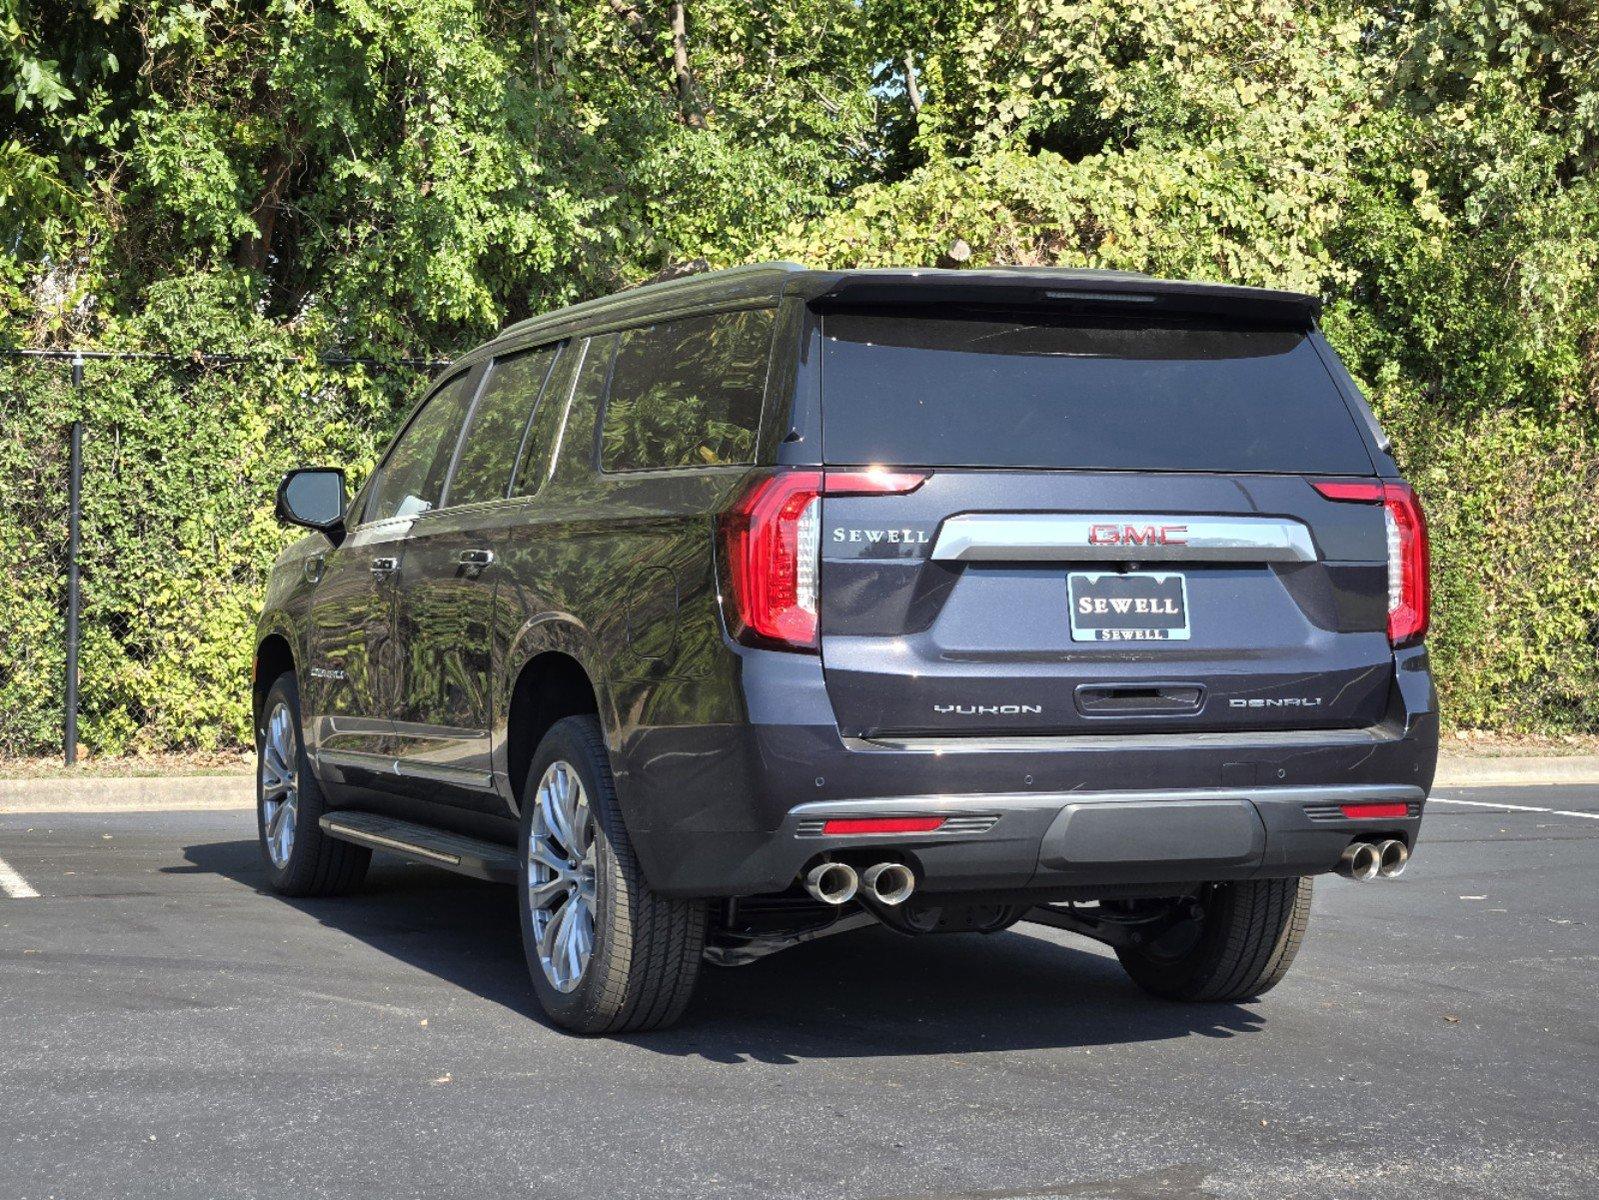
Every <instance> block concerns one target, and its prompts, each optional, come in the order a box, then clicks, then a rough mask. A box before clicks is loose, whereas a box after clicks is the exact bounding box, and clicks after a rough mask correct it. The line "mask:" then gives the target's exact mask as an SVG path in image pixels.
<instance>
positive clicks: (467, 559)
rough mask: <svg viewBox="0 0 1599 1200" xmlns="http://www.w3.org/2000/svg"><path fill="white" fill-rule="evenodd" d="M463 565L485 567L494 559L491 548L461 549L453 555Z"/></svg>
mask: <svg viewBox="0 0 1599 1200" xmlns="http://www.w3.org/2000/svg"><path fill="white" fill-rule="evenodd" d="M455 561H456V562H458V563H460V564H461V565H462V566H463V567H486V566H488V565H489V564H490V563H491V562H493V561H494V551H492V550H463V551H461V553H459V554H457V555H456V556H455Z"/></svg>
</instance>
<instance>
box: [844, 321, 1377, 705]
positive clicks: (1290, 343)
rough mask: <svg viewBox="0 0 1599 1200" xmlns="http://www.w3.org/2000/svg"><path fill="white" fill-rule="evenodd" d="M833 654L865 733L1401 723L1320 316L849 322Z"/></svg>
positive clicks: (1352, 449)
mask: <svg viewBox="0 0 1599 1200" xmlns="http://www.w3.org/2000/svg"><path fill="white" fill-rule="evenodd" d="M823 332H824V345H823V373H822V377H823V431H824V440H823V445H824V458H825V460H826V462H827V464H828V465H829V467H830V468H831V467H844V466H855V467H860V466H871V467H894V468H900V469H912V470H914V471H916V472H919V473H922V474H924V475H925V481H924V482H922V483H921V484H920V485H919V486H917V487H916V488H915V489H914V490H912V491H909V492H904V493H903V494H879V495H860V496H840V495H829V496H827V497H826V498H825V499H824V501H823V510H822V533H821V543H822V588H821V597H822V599H821V632H822V658H823V664H824V669H825V671H826V678H827V686H828V690H829V694H830V697H831V699H832V702H833V705H834V709H835V712H836V713H837V715H838V719H839V723H840V726H841V728H842V730H843V732H844V733H845V734H846V735H856V736H873V735H883V734H949V735H957V734H958V735H1047V734H1061V733H1073V734H1091V733H1096V732H1098V733H1123V732H1132V731H1142V732H1157V731H1191V732H1201V731H1208V732H1216V733H1223V732H1234V731H1245V730H1253V731H1259V730H1269V729H1301V728H1328V727H1333V728H1336V727H1360V726H1368V725H1372V724H1375V723H1377V722H1378V721H1379V720H1380V719H1381V718H1382V715H1383V713H1384V710H1385V705H1386V702H1387V698H1388V695H1389V690H1390V684H1391V680H1392V673H1393V657H1392V652H1391V649H1390V646H1389V644H1388V640H1387V631H1386V617H1387V541H1386V532H1385V526H1384V518H1383V513H1382V510H1381V508H1380V507H1379V506H1374V505H1357V504H1344V503H1337V502H1334V501H1332V500H1328V499H1326V498H1324V497H1323V496H1322V495H1321V494H1320V493H1319V492H1318V491H1317V490H1316V489H1315V488H1314V487H1313V486H1312V482H1313V481H1316V480H1327V479H1350V478H1356V479H1358V478H1362V477H1368V478H1369V477H1370V476H1372V475H1373V474H1374V473H1375V468H1374V466H1373V462H1372V458H1371V455H1370V453H1369V451H1368V447H1367V443H1366V441H1365V439H1364V437H1363V436H1362V433H1361V430H1360V428H1359V427H1358V426H1357V425H1356V422H1355V418H1354V416H1353V415H1352V414H1351V412H1350V410H1349V408H1348V406H1347V405H1346V403H1345V401H1344V400H1343V397H1342V395H1341V393H1340V391H1339V389H1338V387H1337V385H1336V383H1335V381H1334V380H1333V378H1332V376H1331V374H1330V373H1329V370H1328V368H1327V366H1326V364H1325V362H1324V361H1323V359H1322V358H1321V357H1320V355H1319V353H1318V351H1317V348H1316V347H1315V346H1314V345H1313V344H1312V342H1311V337H1310V332H1309V330H1307V329H1296V328H1289V327H1274V326H1263V325H1249V324H1241V323H1236V322H1228V321H1225V320H1220V319H1217V318H1214V317H1211V318H1182V317H1154V316H1139V315H1122V314H1116V313H1107V314H1106V315H1104V316H1094V317H1085V316H1082V315H1081V314H1078V315H1073V316H1065V317H1058V318H1052V317H1048V316H1043V315H1037V314H1033V315H1029V314H983V315H974V316H969V317H962V316H945V315H942V314H941V315H938V316H930V315H918V314H915V313H905V312H900V313H893V312H882V311H877V312H860V313H847V312H845V313H831V314H829V315H827V317H826V318H825V320H824V326H823Z"/></svg>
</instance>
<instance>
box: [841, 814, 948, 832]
mask: <svg viewBox="0 0 1599 1200" xmlns="http://www.w3.org/2000/svg"><path fill="white" fill-rule="evenodd" d="M943 823H944V818H943V817H834V818H833V819H832V820H830V821H827V822H826V823H824V824H823V825H822V832H823V833H825V834H830V835H835V836H836V835H838V834H849V833H932V832H933V830H935V829H937V828H938V827H939V826H940V825H942V824H943Z"/></svg>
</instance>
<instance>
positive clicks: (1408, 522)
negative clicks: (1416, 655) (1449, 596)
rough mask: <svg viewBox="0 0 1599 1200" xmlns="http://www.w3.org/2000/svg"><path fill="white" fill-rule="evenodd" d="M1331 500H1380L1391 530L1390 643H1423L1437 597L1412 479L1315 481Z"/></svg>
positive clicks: (1424, 518)
mask: <svg viewBox="0 0 1599 1200" xmlns="http://www.w3.org/2000/svg"><path fill="white" fill-rule="evenodd" d="M1313 486H1314V487H1315V489H1316V490H1317V491H1318V492H1320V493H1321V494H1322V495H1323V496H1325V497H1327V499H1329V500H1343V501H1351V502H1354V503H1357V504H1381V505H1382V506H1383V521H1384V522H1385V523H1386V525H1387V528H1388V641H1389V642H1390V643H1392V644H1393V645H1394V646H1396V647H1397V646H1406V645H1409V644H1410V643H1412V642H1419V641H1420V640H1421V639H1422V637H1424V636H1425V635H1426V633H1427V622H1428V619H1429V618H1430V616H1431V611H1430V610H1431V608H1432V597H1431V591H1430V584H1429V582H1428V576H1429V568H1428V549H1427V518H1426V516H1425V515H1424V514H1423V513H1422V511H1421V504H1420V503H1419V502H1418V501H1417V500H1416V493H1415V492H1414V491H1412V490H1411V487H1410V485H1409V484H1408V483H1380V482H1377V481H1376V480H1343V479H1328V480H1322V481H1320V482H1318V483H1316V484H1314V485H1313Z"/></svg>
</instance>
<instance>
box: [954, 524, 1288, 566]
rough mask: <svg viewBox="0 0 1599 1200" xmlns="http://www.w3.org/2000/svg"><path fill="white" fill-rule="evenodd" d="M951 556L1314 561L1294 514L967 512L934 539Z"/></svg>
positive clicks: (1041, 559) (1054, 559)
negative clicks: (1256, 515)
mask: <svg viewBox="0 0 1599 1200" xmlns="http://www.w3.org/2000/svg"><path fill="white" fill-rule="evenodd" d="M932 557H933V558H934V559H941V560H944V561H946V562H1090V561H1092V562H1129V561H1136V562H1249V563H1258V562H1315V561H1316V559H1317V554H1316V543H1315V542H1314V541H1313V540H1312V539H1311V536H1310V529H1309V527H1308V526H1306V525H1305V524H1304V523H1303V522H1302V521H1296V520H1294V519H1293V518H1291V517H1196V516H1180V515H1169V516H1161V515H1153V516H1152V515H1150V514H1148V513H1134V514H1116V513H1109V514H1104V515H1101V514H1097V513H1096V514H1081V513H966V514H964V515H962V516H956V517H950V518H949V519H948V520H946V521H945V522H944V524H943V526H942V527H941V528H940V529H939V531H938V540H937V541H935V542H934V543H933V553H932Z"/></svg>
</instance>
